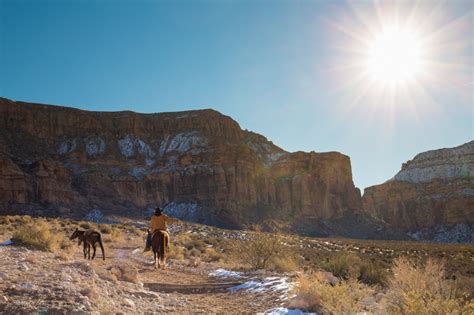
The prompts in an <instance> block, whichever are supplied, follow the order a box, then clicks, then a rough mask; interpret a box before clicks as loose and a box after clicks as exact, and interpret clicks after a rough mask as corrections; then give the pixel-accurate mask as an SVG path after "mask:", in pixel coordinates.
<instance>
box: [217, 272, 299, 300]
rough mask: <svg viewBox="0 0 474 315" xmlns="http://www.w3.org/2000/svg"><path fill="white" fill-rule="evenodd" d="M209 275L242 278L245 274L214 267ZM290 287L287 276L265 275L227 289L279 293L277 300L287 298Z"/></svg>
mask: <svg viewBox="0 0 474 315" xmlns="http://www.w3.org/2000/svg"><path fill="white" fill-rule="evenodd" d="M209 276H212V277H217V278H227V279H229V278H230V279H243V278H245V275H244V274H243V273H241V272H237V271H229V270H226V269H216V270H214V271H213V272H211V273H209ZM291 288H292V284H291V283H290V282H289V281H288V278H287V277H266V278H263V279H260V278H257V277H254V278H251V279H249V280H248V281H246V282H244V283H242V284H240V285H237V286H235V287H231V288H229V289H227V290H229V291H231V292H235V291H239V290H247V291H249V292H252V293H270V292H273V293H277V294H279V298H278V301H286V300H288V292H289V291H290V289H291Z"/></svg>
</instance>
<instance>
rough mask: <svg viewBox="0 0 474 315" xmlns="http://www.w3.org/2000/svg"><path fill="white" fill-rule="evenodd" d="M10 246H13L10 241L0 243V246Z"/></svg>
mask: <svg viewBox="0 0 474 315" xmlns="http://www.w3.org/2000/svg"><path fill="white" fill-rule="evenodd" d="M10 245H13V242H12V240H6V241H4V242H1V243H0V246H10Z"/></svg>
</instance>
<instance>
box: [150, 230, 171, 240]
mask: <svg viewBox="0 0 474 315" xmlns="http://www.w3.org/2000/svg"><path fill="white" fill-rule="evenodd" d="M158 232H165V233H166V234H168V236H169V234H170V233H169V232H168V230H161V229H156V230H154V231H153V232H151V233H150V237H151V239H153V236H155V234H156V233H158Z"/></svg>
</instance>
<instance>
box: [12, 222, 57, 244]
mask: <svg viewBox="0 0 474 315" xmlns="http://www.w3.org/2000/svg"><path fill="white" fill-rule="evenodd" d="M23 222H24V223H23V224H20V225H19V226H17V227H16V229H15V231H14V233H13V237H12V241H13V242H15V243H19V244H22V245H27V246H32V247H34V248H37V249H40V250H46V251H50V252H56V251H57V250H58V249H60V247H61V243H62V239H63V235H61V234H57V233H52V227H51V225H50V224H49V222H48V221H46V220H42V219H39V220H35V222H32V223H27V222H28V221H23Z"/></svg>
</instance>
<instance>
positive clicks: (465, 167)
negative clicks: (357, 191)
mask: <svg viewBox="0 0 474 315" xmlns="http://www.w3.org/2000/svg"><path fill="white" fill-rule="evenodd" d="M363 203H364V209H365V211H367V212H368V213H370V214H371V215H373V216H375V217H378V218H379V219H382V220H383V221H385V222H387V223H389V224H390V225H392V226H394V227H397V228H400V229H403V230H406V231H412V232H414V233H416V231H419V230H422V229H429V228H432V227H435V226H438V228H437V229H438V230H439V229H440V228H439V226H440V225H442V226H455V225H458V224H464V225H466V226H473V223H474V141H471V142H469V143H466V144H463V145H461V146H458V147H455V148H450V149H440V150H433V151H428V152H424V153H420V154H418V155H417V156H415V158H414V159H413V160H411V161H408V162H407V163H405V164H403V166H402V169H401V171H400V172H398V173H397V174H396V175H395V177H394V178H393V179H391V180H389V181H387V182H386V183H384V184H381V185H377V186H373V187H369V188H366V189H365V192H364V196H363ZM425 234H426V233H425Z"/></svg>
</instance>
